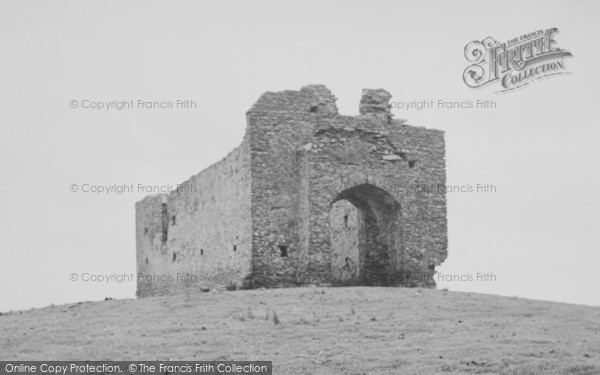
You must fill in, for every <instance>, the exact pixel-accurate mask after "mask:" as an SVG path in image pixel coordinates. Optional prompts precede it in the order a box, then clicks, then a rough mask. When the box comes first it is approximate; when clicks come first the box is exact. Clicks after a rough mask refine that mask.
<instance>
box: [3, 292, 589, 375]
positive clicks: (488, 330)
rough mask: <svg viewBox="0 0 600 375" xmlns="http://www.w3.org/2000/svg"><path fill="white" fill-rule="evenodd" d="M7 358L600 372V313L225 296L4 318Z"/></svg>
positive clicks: (345, 297)
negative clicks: (210, 361) (268, 362)
mask: <svg viewBox="0 0 600 375" xmlns="http://www.w3.org/2000/svg"><path fill="white" fill-rule="evenodd" d="M0 357H1V359H3V360H156V359H158V360H204V361H206V360H266V361H273V366H274V367H273V368H274V374H519V375H523V374H578V375H584V374H589V375H591V374H600V308H598V307H587V306H579V305H568V304H561V303H551V302H540V301H532V300H525V299H517V298H508V297H498V296H492V295H482V294H472V293H471V294H468V293H459V292H444V291H439V290H429V289H425V290H417V289H408V288H369V287H353V288H308V287H307V288H292V289H272V290H250V291H224V292H209V293H200V294H181V295H177V296H173V297H151V298H143V299H139V300H110V301H104V302H84V303H79V304H72V305H63V306H52V307H47V308H43V309H34V310H29V311H19V312H14V313H10V314H4V315H2V316H0Z"/></svg>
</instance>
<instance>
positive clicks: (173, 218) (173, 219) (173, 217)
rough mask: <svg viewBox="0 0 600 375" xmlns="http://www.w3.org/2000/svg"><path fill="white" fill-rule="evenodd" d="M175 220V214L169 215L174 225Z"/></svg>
mask: <svg viewBox="0 0 600 375" xmlns="http://www.w3.org/2000/svg"><path fill="white" fill-rule="evenodd" d="M175 221H176V216H175V215H173V216H171V225H175Z"/></svg>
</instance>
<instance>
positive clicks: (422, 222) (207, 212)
mask: <svg viewBox="0 0 600 375" xmlns="http://www.w3.org/2000/svg"><path fill="white" fill-rule="evenodd" d="M390 98H391V95H390V94H389V93H388V92H387V91H385V90H382V89H379V90H363V95H362V99H361V102H360V107H359V108H360V115H358V116H343V115H340V114H339V113H338V111H337V107H336V105H335V101H336V99H335V97H334V96H333V95H332V94H331V92H330V91H329V90H328V89H327V88H326V87H325V86H322V85H310V86H305V87H303V88H302V89H301V90H300V91H283V92H278V93H269V92H267V93H265V94H263V95H262V96H261V97H260V98H259V100H258V101H257V102H256V104H254V106H253V107H252V108H251V109H250V110H249V111H248V112H247V114H246V116H247V129H246V135H245V137H244V140H243V142H242V144H241V145H240V146H239V147H237V148H236V149H235V150H233V151H232V152H231V153H230V154H229V155H228V156H227V157H226V158H224V159H223V160H221V161H220V162H218V163H216V164H214V165H213V166H211V167H209V168H207V169H205V170H204V171H202V172H200V173H199V174H197V175H196V176H193V177H192V178H190V179H189V180H188V181H186V182H185V183H184V184H181V185H182V186H183V188H180V189H178V190H176V191H173V192H171V193H169V194H167V195H156V196H150V197H146V198H144V199H143V200H142V201H140V202H138V203H136V231H137V233H136V235H137V267H138V295H139V296H147V295H154V294H170V293H175V292H178V291H182V290H187V289H197V290H200V289H204V288H210V287H214V286H224V287H232V288H239V287H244V288H252V287H276V286H292V285H303V284H333V285H399V286H424V287H433V286H435V282H434V281H433V275H434V273H435V267H436V266H438V265H440V264H441V263H442V262H443V261H444V260H445V258H446V256H447V222H446V190H445V183H446V174H445V146H444V135H443V132H442V131H439V130H432V129H426V128H423V127H414V126H410V125H407V124H405V122H404V121H402V120H394V119H393V118H392V114H391V110H390V104H389V100H390ZM436 187H437V188H436Z"/></svg>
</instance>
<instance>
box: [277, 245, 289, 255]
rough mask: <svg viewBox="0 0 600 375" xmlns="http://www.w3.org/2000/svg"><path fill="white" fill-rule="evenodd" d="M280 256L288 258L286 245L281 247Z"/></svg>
mask: <svg viewBox="0 0 600 375" xmlns="http://www.w3.org/2000/svg"><path fill="white" fill-rule="evenodd" d="M278 247H279V254H280V255H281V257H287V256H288V247H287V246H286V245H279V246H278Z"/></svg>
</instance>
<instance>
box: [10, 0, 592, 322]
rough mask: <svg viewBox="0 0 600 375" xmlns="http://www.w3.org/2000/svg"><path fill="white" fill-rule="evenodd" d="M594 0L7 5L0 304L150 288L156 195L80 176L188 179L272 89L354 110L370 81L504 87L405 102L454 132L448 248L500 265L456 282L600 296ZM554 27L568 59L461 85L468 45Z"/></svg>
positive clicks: (556, 296) (539, 293) (417, 115)
mask: <svg viewBox="0 0 600 375" xmlns="http://www.w3.org/2000/svg"><path fill="white" fill-rule="evenodd" d="M599 16H600V3H599V2H596V1H578V2H567V1H529V2H522V1H504V2H502V3H498V2H491V1H490V2H488V3H487V4H484V2H482V1H455V2H452V3H450V2H447V1H419V2H416V1H415V2H408V1H369V2H365V1H295V2H291V1H287V2H285V1H251V2H249V1H221V2H217V1H213V2H208V1H178V2H157V1H130V2H117V1H104V2H100V1H96V2H90V1H85V2H82V1H60V2H44V1H32V2H22V1H6V0H1V1H0V47H1V50H2V51H3V53H2V58H1V59H0V72H1V73H0V212H2V214H1V215H0V228H1V229H0V243H1V246H0V270H1V272H0V311H5V310H10V309H22V308H28V307H33V306H44V305H48V304H50V303H55V304H58V303H65V302H74V301H80V300H97V299H103V298H104V297H114V298H127V297H133V296H134V293H135V282H125V283H103V284H95V283H92V282H83V281H77V282H72V281H70V280H69V275H70V274H71V273H73V272H75V273H78V274H80V275H81V274H82V273H90V274H105V275H110V274H123V273H126V274H130V273H134V272H135V232H134V228H135V216H134V214H135V213H134V203H135V202H136V201H138V200H139V199H141V198H142V197H143V196H144V195H145V194H144V193H128V194H122V195H117V194H104V195H96V194H92V193H82V192H77V193H73V192H70V190H69V187H70V185H71V184H79V185H82V184H92V185H113V184H118V185H122V184H127V185H129V184H134V185H136V186H137V184H143V185H167V184H170V185H176V184H177V183H180V182H183V181H184V180H186V179H187V178H188V177H190V176H191V175H194V174H196V173H197V172H199V171H200V170H202V169H203V168H205V167H207V166H209V165H210V164H212V163H214V162H216V161H218V160H219V159H221V158H222V157H223V156H225V155H226V154H227V153H228V152H229V151H230V150H231V149H233V148H234V147H235V146H237V145H238V144H239V143H240V142H241V140H242V137H243V134H244V130H245V112H246V111H247V110H248V109H249V108H250V107H251V105H252V104H253V103H254V102H255V101H256V100H257V99H258V97H259V96H260V95H261V94H262V93H263V92H265V91H279V90H286V89H293V90H297V89H300V87H302V86H304V85H307V84H312V83H322V84H325V85H327V87H328V88H329V89H330V90H332V92H333V93H334V95H336V96H337V98H338V107H339V109H340V112H341V113H342V114H345V115H356V114H358V102H359V99H360V95H361V90H362V89H363V88H380V87H381V88H384V89H386V90H388V91H390V92H391V93H392V95H393V96H394V98H393V100H398V101H401V100H407V101H409V100H423V99H426V100H429V99H433V100H438V99H442V100H446V101H462V100H477V99H483V100H485V99H492V100H495V101H496V103H497V108H496V109H495V110H473V109H471V110H466V109H465V110H438V109H434V110H432V109H429V110H422V111H416V110H411V111H396V112H395V113H396V117H397V118H406V119H408V120H409V123H410V124H413V125H418V126H427V127H431V128H437V129H442V130H445V131H446V148H447V176H448V184H450V185H465V184H471V185H476V184H478V183H490V184H493V185H495V186H496V188H497V191H496V192H495V193H487V194H484V193H479V194H477V193H449V194H448V220H449V242H450V246H449V257H448V259H447V261H446V262H445V263H444V265H443V266H442V267H440V268H439V271H440V272H441V273H444V274H451V275H465V274H472V275H476V274H477V273H478V272H479V273H487V272H490V273H493V274H494V275H495V276H496V281H491V282H477V281H473V282H443V283H440V287H447V288H449V289H450V290H461V291H473V292H480V293H494V294H502V295H508V296H514V295H517V296H520V297H527V298H534V299H543V300H553V301H562V302H570V303H580V304H590V305H600V293H598V291H597V289H598V287H599V286H600V274H599V273H598V265H599V264H600V252H599V249H600V246H599V245H600V234H599V232H600V231H599V229H600V226H599V224H600V219H599V216H598V213H599V210H600V200H599V198H598V192H600V179H599V177H598V161H599V156H600V155H599V154H600V151H598V147H597V145H598V143H599V142H598V141H599V131H598V121H597V120H596V118H597V116H598V95H597V92H598V89H599V88H600V72H599V69H600V68H599V67H598V61H600V53H599V50H598V48H597V47H596V38H597V37H598V35H600V24H599V23H598V22H597V20H598V18H599ZM549 27H558V29H559V31H560V32H559V33H558V34H557V35H556V40H557V43H558V46H559V47H562V48H565V49H568V50H570V51H571V52H572V53H573V55H574V57H573V58H569V59H567V60H566V66H567V69H568V70H569V71H570V72H572V74H570V75H565V76H562V77H557V78H550V79H546V80H540V81H538V82H536V83H535V84H533V85H531V86H530V87H528V88H526V89H523V90H517V91H515V92H510V93H507V94H501V95H498V94H493V92H494V91H497V90H498V89H499V86H498V85H494V87H487V88H484V89H479V90H473V89H470V88H468V87H467V86H466V85H465V84H464V83H463V81H462V73H463V70H464V69H465V68H466V67H467V65H468V62H467V61H466V60H465V59H464V56H463V49H464V47H465V45H466V44H467V43H469V42H470V41H472V40H476V39H482V38H485V37H487V36H493V37H495V38H496V39H498V40H500V41H506V40H509V39H512V38H514V37H518V36H520V35H521V34H526V33H529V32H532V31H535V30H538V29H545V28H549ZM85 99H88V100H99V101H112V100H131V99H133V100H138V99H142V100H171V101H174V100H177V99H191V100H194V101H196V102H197V103H198V108H197V109H195V110H194V109H188V110H181V109H180V110H177V109H170V110H167V109H162V110H160V109H158V110H143V109H135V110H124V111H115V110H113V111H97V110H92V109H87V110H86V109H81V108H77V109H72V108H70V106H69V102H70V101H71V100H78V101H82V100H85Z"/></svg>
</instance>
